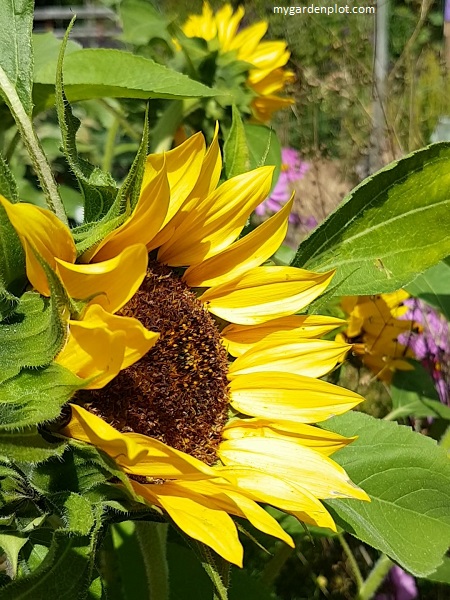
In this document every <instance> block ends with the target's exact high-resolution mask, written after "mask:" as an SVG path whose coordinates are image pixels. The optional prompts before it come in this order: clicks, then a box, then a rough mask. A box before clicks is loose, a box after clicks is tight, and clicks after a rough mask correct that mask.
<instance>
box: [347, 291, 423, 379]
mask: <svg viewBox="0 0 450 600" xmlns="http://www.w3.org/2000/svg"><path fill="white" fill-rule="evenodd" d="M407 298H409V294H408V293H407V292H405V291H404V290H399V291H397V292H392V293H390V294H379V295H377V296H347V297H345V298H343V300H342V302H341V304H342V308H343V309H344V310H345V312H346V313H347V314H348V315H349V318H348V327H347V330H346V331H345V333H344V334H340V335H338V336H337V340H339V341H346V342H348V343H351V344H353V350H354V352H355V354H356V355H358V356H359V357H360V358H361V360H362V362H363V364H364V365H365V366H366V367H368V368H369V369H371V371H373V372H374V373H375V375H376V376H377V378H378V379H381V380H382V381H385V382H386V383H389V382H390V381H391V379H392V374H393V372H394V371H395V370H396V369H399V370H401V371H410V370H413V369H414V367H413V366H412V365H411V364H410V363H409V362H408V361H407V360H406V359H407V358H414V353H413V351H412V350H411V348H409V347H406V346H405V345H404V344H401V343H400V342H399V341H398V339H399V336H400V335H402V334H405V333H406V334H407V333H408V332H411V331H413V329H415V328H417V324H415V323H414V322H413V321H410V320H404V319H400V318H399V317H401V316H403V315H404V314H405V313H406V312H407V311H408V307H407V306H405V305H404V301H405V300H406V299H407Z"/></svg>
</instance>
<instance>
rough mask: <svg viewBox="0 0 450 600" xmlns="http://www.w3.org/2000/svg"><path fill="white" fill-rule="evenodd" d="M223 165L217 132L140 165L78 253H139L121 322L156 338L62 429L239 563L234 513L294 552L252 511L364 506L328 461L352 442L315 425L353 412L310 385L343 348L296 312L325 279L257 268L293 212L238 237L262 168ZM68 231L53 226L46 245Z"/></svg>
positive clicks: (259, 197) (92, 257) (322, 325)
mask: <svg viewBox="0 0 450 600" xmlns="http://www.w3.org/2000/svg"><path fill="white" fill-rule="evenodd" d="M221 166H222V163H221V156H220V151H219V146H218V141H217V135H216V137H215V138H214V139H213V142H212V144H211V146H210V147H209V148H208V149H207V150H206V147H205V142H204V138H203V136H202V135H201V134H197V135H195V136H193V137H192V138H190V139H188V140H187V141H186V142H185V143H184V144H182V145H181V146H179V147H177V148H175V149H174V150H171V151H169V152H167V153H165V154H161V155H150V156H149V157H148V159H147V163H146V170H145V176H144V181H143V185H142V191H141V195H140V199H139V201H138V203H137V205H136V207H135V209H134V211H133V212H132V214H131V215H130V217H129V218H128V219H127V220H126V222H125V223H124V224H123V225H122V226H120V227H119V228H117V229H116V230H115V231H113V232H112V233H111V234H109V235H107V236H106V237H105V238H104V239H103V240H102V241H101V242H100V243H98V244H97V245H95V246H94V247H92V248H90V249H89V251H87V252H86V253H85V254H84V255H83V256H82V260H83V261H85V264H84V265H79V267H80V268H81V267H90V268H95V267H96V266H97V265H99V264H100V265H101V264H104V262H105V261H106V262H108V261H110V260H115V259H116V258H117V257H118V256H120V255H121V253H123V252H124V251H125V250H126V249H127V248H128V247H129V246H130V244H142V245H145V246H146V247H147V249H148V251H149V260H148V267H147V273H146V275H145V278H144V280H143V281H142V283H141V285H140V288H139V290H138V291H137V292H136V293H135V294H134V295H132V297H131V298H130V299H129V300H128V302H127V303H126V304H125V305H124V306H123V307H122V308H121V309H120V314H121V316H120V317H119V316H117V317H116V318H124V317H127V318H134V319H138V320H139V321H140V322H141V323H142V324H143V326H145V328H146V330H150V331H154V332H156V333H158V334H159V339H158V341H157V343H156V344H155V345H154V346H153V347H152V348H151V349H150V350H149V351H148V352H147V354H146V355H145V356H144V357H143V358H141V360H139V361H138V362H136V363H135V364H133V365H131V366H128V367H127V368H125V369H123V370H122V371H121V372H120V373H119V375H117V377H115V378H114V379H113V380H112V381H111V382H110V383H109V384H108V385H107V386H106V387H104V388H103V389H99V390H93V391H82V392H81V393H79V394H78V396H77V398H76V402H77V403H76V404H73V405H72V415H71V419H70V422H69V423H68V424H67V425H66V426H65V427H64V429H63V430H62V432H63V434H64V435H66V436H68V437H71V438H74V439H76V440H80V441H82V442H87V443H90V444H94V445H95V446H96V447H98V448H100V449H101V450H103V451H104V452H106V453H107V454H108V455H109V456H111V457H113V458H114V459H115V460H116V462H117V464H118V465H119V466H120V467H121V468H122V469H123V470H124V472H125V473H127V474H128V475H129V477H130V482H131V485H132V486H133V488H134V490H135V492H136V494H137V497H138V498H139V499H140V500H141V501H142V502H144V503H149V504H150V505H152V506H156V507H159V508H160V509H162V510H163V511H164V512H165V513H167V514H168V515H169V517H170V518H171V519H172V520H173V521H174V522H175V523H176V524H177V525H178V526H179V527H180V528H181V529H182V530H183V531H184V532H185V533H186V534H188V535H189V536H191V537H192V538H194V539H196V540H199V541H201V542H203V543H205V544H207V545H209V546H210V547H211V548H213V549H214V550H215V551H216V552H217V553H219V554H220V555H221V556H223V557H224V558H225V559H226V560H228V561H230V562H233V563H235V564H238V565H241V564H242V546H241V544H240V542H239V539H238V534H237V530H236V526H235V524H234V522H233V520H232V518H231V516H230V515H232V516H239V517H244V518H246V519H248V520H249V521H250V522H251V523H252V524H253V525H254V526H255V527H257V528H259V529H260V530H261V531H264V532H266V533H269V534H271V535H274V536H276V537H278V538H280V539H282V540H284V541H285V542H286V543H288V544H291V545H292V540H291V538H290V537H289V535H287V534H286V533H285V532H284V531H283V529H282V528H281V527H280V525H279V524H278V523H277V521H276V520H274V519H273V518H272V517H271V516H270V515H269V514H268V513H267V512H266V511H265V510H264V509H263V508H262V507H261V506H260V504H259V503H264V504H271V505H273V506H275V507H277V508H279V509H281V510H283V511H286V512H289V513H291V514H293V515H295V516H297V517H298V518H299V519H301V520H303V521H304V522H306V523H309V524H314V525H319V526H323V527H330V528H332V529H334V528H335V525H334V522H333V519H332V517H331V516H330V514H329V513H328V512H327V510H326V509H325V507H324V505H323V504H322V503H321V502H320V500H321V499H325V498H341V497H342V498H357V499H362V500H367V499H368V497H367V495H366V494H365V492H364V491H363V490H361V489H359V488H358V487H356V486H355V485H354V484H353V483H352V482H351V481H349V478H348V476H347V474H346V473H345V471H344V470H343V469H342V468H341V467H340V466H339V465H337V464H336V463H335V462H333V461H332V460H331V459H330V458H329V456H330V455H331V454H332V453H333V452H335V451H336V450H338V449H339V448H342V447H344V446H345V445H347V444H348V443H349V442H350V441H352V440H351V439H347V438H344V437H342V436H340V435H337V434H334V433H330V432H327V431H323V430H321V429H317V428H315V427H313V426H312V425H311V423H317V422H320V421H323V420H325V419H326V418H327V417H329V416H331V415H336V414H340V413H343V412H345V411H347V410H349V409H351V408H352V407H353V406H354V405H356V404H357V403H359V402H360V401H361V400H362V398H361V397H360V396H359V395H357V394H355V393H353V392H351V391H348V390H345V389H342V388H339V387H337V386H335V385H332V384H330V383H327V382H324V381H321V380H319V379H318V378H319V377H321V376H322V375H324V374H325V373H327V372H328V371H330V370H331V369H333V368H334V367H335V366H336V364H338V363H339V362H341V361H342V360H343V359H344V356H345V353H346V352H347V350H348V348H349V346H348V345H347V344H343V343H339V342H335V341H324V340H321V339H320V336H321V335H322V334H324V333H325V332H328V331H330V330H332V329H333V328H335V327H337V326H339V325H340V324H342V321H340V320H339V319H335V318H331V317H320V316H315V315H314V316H305V315H297V314H296V313H297V312H299V311H301V310H302V309H304V308H305V306H306V305H307V304H308V303H309V302H310V301H312V300H313V299H314V298H316V297H317V296H318V295H319V294H321V293H322V292H323V290H324V289H325V288H326V286H327V285H328V283H329V282H330V280H331V278H332V275H333V274H332V273H311V272H308V271H305V270H302V269H297V268H293V267H276V266H264V265H263V263H264V262H265V261H267V259H268V258H269V257H270V256H271V255H272V254H273V252H274V251H275V250H276V248H277V247H278V246H279V244H280V243H281V241H282V239H283V237H284V235H285V233H286V229H287V222H288V216H289V209H290V207H291V204H288V205H287V206H285V207H283V209H282V210H281V211H280V212H279V213H277V214H276V215H274V216H273V217H271V218H270V219H269V220H268V221H266V222H265V223H263V224H262V225H261V226H259V227H258V228H257V229H255V230H254V231H252V232H251V233H250V234H248V235H246V236H244V237H242V238H239V235H240V234H241V232H242V229H243V228H244V226H245V224H246V221H247V219H248V216H249V215H250V213H251V212H252V211H253V210H254V208H255V206H257V204H259V203H260V202H262V201H263V200H264V198H265V197H266V195H267V193H268V192H269V190H270V183H271V176H272V168H269V167H261V168H259V169H256V170H254V171H252V172H250V173H246V174H243V175H239V176H237V177H234V178H232V179H230V180H228V181H226V182H225V183H222V184H221V185H219V187H217V186H218V182H219V176H220V172H221ZM37 210H39V211H40V214H41V216H42V219H45V218H50V216H49V213H48V212H47V211H44V210H40V209H37ZM52 219H53V217H52ZM15 227H16V229H17V230H18V231H19V232H20V234H21V235H22V236H23V235H24V234H23V229H24V228H23V227H22V226H21V224H20V223H15ZM67 234H68V232H67V230H66V229H64V228H62V227H60V228H59V229H58V234H56V233H55V235H54V236H52V238H53V241H54V242H55V245H54V246H53V247H54V248H59V247H62V246H64V245H65V243H66V242H64V239H65V236H67ZM56 237H59V239H58V241H56ZM36 244H37V242H36ZM47 249H49V251H50V244H49V245H48V246H47ZM50 254H51V252H50ZM48 260H49V261H51V255H50V256H49V258H48ZM60 260H61V259H59V260H58V261H55V262H56V263H57V265H60V264H61V263H60ZM67 264H71V261H70V260H69V261H66V266H67ZM73 267H74V265H72V268H73ZM55 268H59V266H56V265H55ZM77 268H78V267H77ZM71 272H72V271H71ZM119 283H120V282H119ZM119 287H120V285H119ZM78 295H81V296H83V297H84V296H85V295H86V294H83V293H80V291H78ZM99 351H100V349H99V348H96V349H95V352H94V353H93V359H94V360H96V359H97V358H99V356H98V355H99Z"/></svg>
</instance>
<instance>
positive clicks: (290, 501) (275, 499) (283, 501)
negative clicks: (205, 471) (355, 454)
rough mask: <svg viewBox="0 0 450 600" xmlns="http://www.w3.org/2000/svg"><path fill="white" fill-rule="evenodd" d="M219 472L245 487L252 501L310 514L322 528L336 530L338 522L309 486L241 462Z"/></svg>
mask: <svg viewBox="0 0 450 600" xmlns="http://www.w3.org/2000/svg"><path fill="white" fill-rule="evenodd" d="M217 471H218V473H219V474H220V475H221V476H222V477H225V478H226V479H228V480H229V481H230V483H232V484H233V485H235V486H236V487H237V488H238V489H240V490H243V491H245V492H246V494H247V495H249V496H250V497H251V498H252V499H253V500H255V501H257V502H264V503H265V504H271V505H272V506H275V507H276V508H279V509H280V510H284V511H288V512H291V513H295V512H297V513H300V512H302V513H305V514H307V515H310V516H311V517H312V518H313V519H314V521H315V524H317V525H318V526H319V527H329V528H330V529H332V530H333V531H336V525H335V524H334V521H333V519H332V517H331V515H330V513H329V512H328V511H327V510H326V508H325V507H324V506H323V504H322V503H321V502H320V501H319V500H318V499H317V498H315V497H314V496H313V495H312V494H311V493H310V492H309V491H308V490H307V489H305V488H304V487H302V486H301V485H296V484H294V483H292V482H291V481H285V480H284V479H282V478H280V477H278V476H274V475H271V474H270V473H269V472H268V471H267V470H266V469H264V468H262V469H254V468H249V467H245V466H241V465H231V466H229V467H220V468H217Z"/></svg>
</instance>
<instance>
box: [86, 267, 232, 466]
mask: <svg viewBox="0 0 450 600" xmlns="http://www.w3.org/2000/svg"><path fill="white" fill-rule="evenodd" d="M121 314H122V315H125V316H129V317H136V318H137V319H139V321H140V322H141V323H142V324H143V325H144V326H145V327H147V329H150V330H152V331H157V332H158V333H159V334H160V337H159V340H158V341H157V343H156V344H155V346H153V348H152V349H151V350H150V351H149V352H148V353H147V354H146V355H145V356H144V357H143V358H142V359H141V360H140V361H138V362H137V363H135V364H134V365H132V366H131V367H128V368H127V369H125V370H124V371H122V372H121V373H120V374H119V375H118V376H117V377H116V378H115V379H113V381H112V382H111V383H109V384H108V385H107V386H106V387H105V388H103V389H101V390H95V391H90V392H81V393H80V394H79V397H80V399H82V400H83V402H86V403H87V404H88V408H89V410H90V411H91V412H93V413H95V414H97V415H99V416H101V417H102V418H103V419H104V420H105V421H107V422H108V423H110V424H111V425H113V426H114V427H116V428H117V429H119V430H120V431H122V432H128V431H134V432H137V433H143V434H145V435H149V436H151V437H154V438H157V439H159V440H161V441H162V442H165V443H166V444H168V445H170V446H172V447H173V448H176V449H177V450H182V451H183V452H187V453H188V454H191V455H192V456H195V457H196V458H199V459H200V460H203V461H204V462H206V463H208V464H213V463H214V462H215V460H216V448H217V446H218V444H219V443H220V441H221V432H222V429H223V426H224V424H225V422H226V419H227V410H228V394H227V371H228V361H227V353H226V351H225V349H224V347H223V345H222V344H221V341H220V333H219V331H218V329H217V325H216V323H215V321H214V319H213V318H212V317H211V315H210V314H209V313H208V312H207V310H206V309H205V308H204V307H203V305H202V304H201V303H200V302H199V301H198V300H197V298H196V297H195V295H194V294H193V293H192V292H191V291H190V289H189V287H188V286H187V285H186V284H185V283H184V282H183V281H181V279H179V277H177V276H176V275H175V274H174V273H173V271H172V270H171V269H170V268H168V267H166V266H164V265H161V264H159V263H156V262H150V263H149V267H148V270H147V275H146V277H145V279H144V281H143V283H142V285H141V288H140V289H139V291H138V292H137V293H136V294H135V295H134V297H133V298H132V299H131V300H130V302H129V303H128V304H127V305H126V306H125V307H124V308H123V309H122V311H121Z"/></svg>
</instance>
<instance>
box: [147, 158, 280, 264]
mask: <svg viewBox="0 0 450 600" xmlns="http://www.w3.org/2000/svg"><path fill="white" fill-rule="evenodd" d="M272 173H273V167H260V168H259V169H255V170H254V171H250V172H249V173H244V174H242V175H238V176H236V177H233V178H232V179H229V180H228V181H226V182H225V183H223V184H222V185H221V186H220V187H218V188H217V189H216V190H215V191H214V192H212V194H211V195H210V196H208V197H207V198H205V199H203V201H202V202H199V203H198V204H197V205H196V206H195V208H193V209H192V211H191V212H190V213H189V214H187V215H186V218H185V219H184V221H183V222H182V223H180V225H179V227H178V229H177V230H176V232H175V233H174V235H173V236H172V238H171V239H170V240H169V241H168V242H167V244H164V245H163V246H161V248H160V250H159V253H158V260H159V261H160V262H163V263H165V264H168V265H171V266H174V267H176V266H188V265H195V264H198V263H200V262H201V261H203V260H205V259H207V258H209V257H210V256H212V255H214V254H217V253H218V252H221V251H222V250H224V249H225V248H227V247H228V246H229V245H230V244H231V243H232V242H233V241H234V240H235V239H236V238H237V237H238V235H239V234H240V232H241V231H242V229H243V227H244V225H245V223H246V221H247V218H248V216H249V215H250V213H251V212H252V211H253V210H254V209H255V208H256V206H258V204H260V203H261V202H262V201H263V200H264V198H266V196H267V195H268V194H269V191H270V182H271V179H272Z"/></svg>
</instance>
